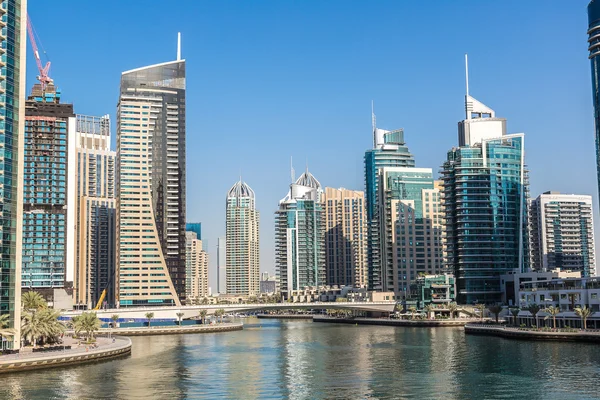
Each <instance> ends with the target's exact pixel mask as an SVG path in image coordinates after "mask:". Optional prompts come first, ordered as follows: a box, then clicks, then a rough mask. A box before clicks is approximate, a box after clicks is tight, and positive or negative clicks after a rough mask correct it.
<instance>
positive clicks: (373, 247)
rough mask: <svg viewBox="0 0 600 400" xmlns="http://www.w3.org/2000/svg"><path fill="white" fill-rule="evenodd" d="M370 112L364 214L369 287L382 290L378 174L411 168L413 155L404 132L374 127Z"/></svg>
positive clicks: (413, 161)
mask: <svg viewBox="0 0 600 400" xmlns="http://www.w3.org/2000/svg"><path fill="white" fill-rule="evenodd" d="M375 122H376V120H375V114H374V113H373V148H372V149H370V150H367V151H366V152H365V204H366V212H367V229H368V233H369V234H368V237H367V265H368V287H369V289H371V290H382V288H383V282H382V280H381V279H382V278H381V275H382V273H381V254H380V251H381V241H380V237H379V234H380V223H379V211H378V209H377V193H378V188H379V182H378V180H377V179H378V171H379V169H380V168H383V167H414V166H415V159H414V156H413V155H412V154H411V153H410V151H409V150H408V147H407V146H406V143H405V142H404V130H402V129H398V130H395V131H387V130H384V129H379V128H377V126H376V123H375Z"/></svg>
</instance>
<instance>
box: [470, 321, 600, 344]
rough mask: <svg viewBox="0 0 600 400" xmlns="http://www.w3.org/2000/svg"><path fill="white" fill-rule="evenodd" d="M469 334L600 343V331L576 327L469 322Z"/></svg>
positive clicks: (518, 338)
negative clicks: (544, 328) (520, 326)
mask: <svg viewBox="0 0 600 400" xmlns="http://www.w3.org/2000/svg"><path fill="white" fill-rule="evenodd" d="M465 334H467V335H488V336H498V337H502V338H506V339H517V340H542V341H555V342H593V343H600V331H597V330H594V331H583V330H576V329H570V330H566V329H551V330H533V329H531V328H512V327H506V326H498V325H485V324H467V325H465Z"/></svg>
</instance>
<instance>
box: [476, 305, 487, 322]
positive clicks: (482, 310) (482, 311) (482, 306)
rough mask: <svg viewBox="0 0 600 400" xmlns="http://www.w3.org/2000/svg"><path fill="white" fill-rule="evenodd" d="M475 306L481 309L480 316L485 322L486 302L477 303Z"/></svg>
mask: <svg viewBox="0 0 600 400" xmlns="http://www.w3.org/2000/svg"><path fill="white" fill-rule="evenodd" d="M475 308H476V309H477V310H479V317H480V318H481V321H482V322H483V313H484V312H485V304H477V305H475Z"/></svg>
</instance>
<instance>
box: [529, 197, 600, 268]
mask: <svg viewBox="0 0 600 400" xmlns="http://www.w3.org/2000/svg"><path fill="white" fill-rule="evenodd" d="M529 233H530V235H529V240H530V260H531V261H530V262H531V267H532V269H534V270H537V271H551V270H553V269H556V268H561V269H565V270H571V271H580V272H581V274H582V276H595V275H596V255H595V247H594V222H593V212H592V196H585V195H577V194H560V193H558V192H545V193H544V194H541V195H540V196H538V197H537V198H536V199H533V200H531V201H530V202H529Z"/></svg>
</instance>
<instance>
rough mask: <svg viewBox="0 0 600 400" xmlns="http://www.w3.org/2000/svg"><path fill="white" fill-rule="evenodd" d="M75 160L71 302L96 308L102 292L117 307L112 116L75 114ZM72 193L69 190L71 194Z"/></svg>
mask: <svg viewBox="0 0 600 400" xmlns="http://www.w3.org/2000/svg"><path fill="white" fill-rule="evenodd" d="M75 151H76V157H75V162H73V163H70V164H69V176H72V177H74V178H75V184H74V185H72V186H73V192H74V193H73V196H74V198H73V200H71V199H70V200H69V202H72V203H73V204H75V206H74V209H75V228H76V238H75V246H74V251H75V257H74V259H75V277H74V282H73V297H74V302H75V304H81V305H87V306H88V307H92V306H93V305H95V304H96V303H97V302H98V300H99V298H100V296H101V293H102V291H103V290H105V289H106V291H107V293H106V296H105V298H104V299H105V300H104V301H106V302H107V303H108V304H109V305H114V303H115V259H116V242H115V238H116V220H115V217H116V200H115V182H114V181H115V162H116V153H115V152H114V151H111V150H110V118H109V116H108V115H105V116H102V117H94V116H88V115H77V127H76V131H75ZM71 192H72V191H71V190H69V193H71Z"/></svg>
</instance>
